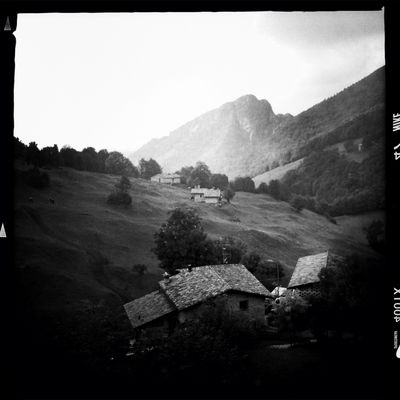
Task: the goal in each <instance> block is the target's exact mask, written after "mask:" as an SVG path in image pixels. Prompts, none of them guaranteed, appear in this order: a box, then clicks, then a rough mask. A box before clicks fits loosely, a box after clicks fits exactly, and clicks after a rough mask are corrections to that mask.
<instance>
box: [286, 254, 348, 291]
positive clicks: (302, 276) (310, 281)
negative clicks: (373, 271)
mask: <svg viewBox="0 0 400 400" xmlns="http://www.w3.org/2000/svg"><path fill="white" fill-rule="evenodd" d="M344 261H345V260H344V257H341V256H338V255H336V254H333V253H331V252H330V251H325V252H323V253H318V254H313V255H310V256H305V257H300V258H299V259H298V260H297V264H296V267H295V269H294V271H293V275H292V277H291V278H290V282H289V285H288V290H290V291H294V292H296V293H298V294H299V295H301V296H304V297H306V296H311V295H313V296H319V295H320V293H321V292H320V284H319V282H320V281H319V276H318V275H319V273H320V272H321V270H322V269H323V268H325V267H333V268H334V267H335V265H337V264H338V263H342V262H344Z"/></svg>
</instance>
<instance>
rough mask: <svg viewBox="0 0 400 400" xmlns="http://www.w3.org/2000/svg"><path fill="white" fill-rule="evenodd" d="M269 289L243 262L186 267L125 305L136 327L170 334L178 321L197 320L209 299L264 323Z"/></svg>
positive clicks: (137, 329)
mask: <svg viewBox="0 0 400 400" xmlns="http://www.w3.org/2000/svg"><path fill="white" fill-rule="evenodd" d="M269 296H270V292H269V291H268V290H267V289H266V288H265V287H264V286H263V285H262V284H261V283H260V282H259V281H258V280H257V278H256V277H255V276H254V275H253V274H252V273H251V272H250V271H249V270H248V269H247V268H246V267H245V266H244V265H242V264H222V265H207V266H203V267H195V268H190V269H183V270H180V272H179V273H178V274H176V275H173V276H166V277H165V278H164V279H163V280H162V281H160V282H159V288H158V290H156V291H154V292H152V293H150V294H147V295H145V296H143V297H140V298H138V299H136V300H133V301H131V302H130V303H127V304H125V305H124V308H125V311H126V313H127V315H128V318H129V320H130V322H131V324H132V326H133V328H135V330H136V331H137V332H138V331H141V330H146V332H147V333H148V334H150V335H153V336H159V335H168V334H169V333H171V332H172V331H173V330H174V328H175V326H176V325H177V324H182V323H184V322H185V321H191V320H196V319H197V318H199V316H200V315H201V313H202V312H203V311H204V305H205V304H206V302H207V303H208V302H210V301H211V302H215V301H216V299H221V300H222V301H223V306H224V307H225V308H226V311H227V312H228V313H239V315H243V316H244V315H246V317H248V318H249V319H250V320H253V321H258V322H261V323H265V299H266V297H269Z"/></svg>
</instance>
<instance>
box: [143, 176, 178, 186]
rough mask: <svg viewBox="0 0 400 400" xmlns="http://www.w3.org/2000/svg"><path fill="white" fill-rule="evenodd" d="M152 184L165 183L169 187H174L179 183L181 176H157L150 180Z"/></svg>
mask: <svg viewBox="0 0 400 400" xmlns="http://www.w3.org/2000/svg"><path fill="white" fill-rule="evenodd" d="M150 180H151V181H152V182H157V183H166V184H169V185H174V184H175V185H176V184H178V183H181V176H180V175H177V174H157V175H154V176H152V177H151V178H150Z"/></svg>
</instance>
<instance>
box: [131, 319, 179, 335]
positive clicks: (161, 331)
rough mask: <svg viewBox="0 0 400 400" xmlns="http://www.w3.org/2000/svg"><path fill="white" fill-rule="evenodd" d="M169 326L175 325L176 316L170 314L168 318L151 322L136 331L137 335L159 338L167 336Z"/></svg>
mask: <svg viewBox="0 0 400 400" xmlns="http://www.w3.org/2000/svg"><path fill="white" fill-rule="evenodd" d="M171 324H172V325H174V324H176V314H175V313H172V314H169V315H168V316H164V317H161V318H158V319H156V320H154V321H151V322H149V323H147V324H146V325H144V326H143V327H141V328H139V329H138V334H139V335H143V334H146V336H150V337H152V338H161V337H166V336H168V334H169V332H170V330H171Z"/></svg>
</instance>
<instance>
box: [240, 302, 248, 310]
mask: <svg viewBox="0 0 400 400" xmlns="http://www.w3.org/2000/svg"><path fill="white" fill-rule="evenodd" d="M239 308H240V309H241V310H248V309H249V301H248V300H242V301H239Z"/></svg>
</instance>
